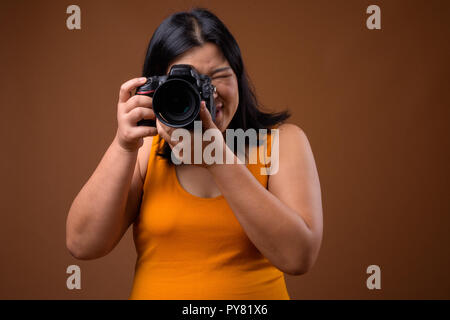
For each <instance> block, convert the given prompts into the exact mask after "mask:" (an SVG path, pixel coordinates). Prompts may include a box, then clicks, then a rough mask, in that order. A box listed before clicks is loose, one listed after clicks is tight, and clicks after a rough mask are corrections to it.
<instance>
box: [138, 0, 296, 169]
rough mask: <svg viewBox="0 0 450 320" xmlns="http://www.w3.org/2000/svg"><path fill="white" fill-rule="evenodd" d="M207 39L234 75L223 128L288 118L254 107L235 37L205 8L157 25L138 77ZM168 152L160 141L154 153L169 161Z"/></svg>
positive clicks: (160, 71) (161, 70)
mask: <svg viewBox="0 0 450 320" xmlns="http://www.w3.org/2000/svg"><path fill="white" fill-rule="evenodd" d="M207 42H211V43H214V44H216V45H217V46H218V47H219V48H220V50H221V51H222V53H223V55H224V57H225V58H226V59H227V61H228V63H229V64H230V67H231V68H232V69H233V71H234V73H235V74H236V77H237V82H238V92H239V104H238V107H237V110H236V113H235V114H234V116H233V118H232V120H231V122H230V124H229V125H228V127H227V128H229V129H239V128H240V129H243V130H244V131H245V130H247V129H255V130H258V129H269V128H271V127H273V126H276V125H277V124H280V123H282V122H284V121H285V120H286V119H287V118H289V116H290V114H289V113H288V112H287V111H283V112H278V113H266V112H263V111H261V110H259V109H258V101H257V98H256V95H255V93H254V90H253V87H252V86H251V84H250V82H249V78H248V75H247V73H246V71H245V68H244V63H243V61H242V55H241V50H240V49H239V46H238V44H237V42H236V40H235V39H234V37H233V36H232V35H231V33H230V31H228V29H227V27H226V26H225V25H224V24H223V23H222V21H220V19H219V18H218V17H217V16H215V15H214V14H213V13H211V12H210V11H208V10H206V9H201V8H196V9H193V10H191V11H188V12H178V13H175V14H173V15H171V16H169V17H168V18H166V19H165V20H164V21H163V22H162V23H161V24H160V25H159V27H158V28H157V29H156V31H155V33H154V34H153V36H152V38H151V40H150V43H149V45H148V49H147V54H146V56H145V62H144V68H143V70H142V76H143V77H150V76H157V75H164V74H166V72H167V68H168V66H169V64H170V63H171V62H172V61H173V60H174V59H176V58H177V57H178V56H179V55H181V54H183V53H185V52H186V51H188V50H189V49H191V48H193V47H197V46H202V45H203V44H205V43H207ZM170 153H171V148H170V146H169V145H168V144H167V142H164V145H163V149H162V150H159V153H158V154H159V155H160V156H162V157H163V158H165V159H167V160H169V162H170V159H171V156H170Z"/></svg>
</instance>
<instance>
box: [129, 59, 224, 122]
mask: <svg viewBox="0 0 450 320" xmlns="http://www.w3.org/2000/svg"><path fill="white" fill-rule="evenodd" d="M215 91H216V87H215V86H213V85H212V83H211V78H210V77H209V76H207V75H204V74H199V73H198V72H197V71H196V70H195V68H194V67H193V66H191V65H187V64H177V65H174V66H172V68H170V71H169V74H168V75H163V76H153V77H148V78H147V82H146V83H145V84H144V85H142V86H140V87H138V88H137V90H136V94H139V95H146V96H149V97H151V98H152V99H153V111H154V112H155V116H156V118H158V119H159V121H161V122H162V123H164V124H165V125H167V126H170V127H174V128H186V129H193V128H194V121H196V120H199V119H200V115H199V113H200V102H201V101H202V100H204V101H205V102H206V109H208V111H209V112H210V113H211V117H212V119H213V121H214V120H215V115H216V106H215V104H214V92H215ZM137 125H138V126H155V125H156V122H155V121H154V120H149V119H142V120H140V121H138V123H137Z"/></svg>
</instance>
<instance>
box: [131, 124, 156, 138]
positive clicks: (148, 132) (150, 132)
mask: <svg viewBox="0 0 450 320" xmlns="http://www.w3.org/2000/svg"><path fill="white" fill-rule="evenodd" d="M157 133H158V130H157V129H156V128H155V127H149V126H141V127H131V128H129V129H127V130H126V134H125V135H126V137H127V139H130V140H134V139H138V138H142V137H148V136H155V135H156V134H157Z"/></svg>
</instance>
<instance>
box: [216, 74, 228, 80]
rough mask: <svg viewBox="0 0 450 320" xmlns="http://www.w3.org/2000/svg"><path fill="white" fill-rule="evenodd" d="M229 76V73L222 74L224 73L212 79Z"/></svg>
mask: <svg viewBox="0 0 450 320" xmlns="http://www.w3.org/2000/svg"><path fill="white" fill-rule="evenodd" d="M229 76H230V75H229V74H224V75H220V76H216V77H213V80H214V79H220V78H228V77H229Z"/></svg>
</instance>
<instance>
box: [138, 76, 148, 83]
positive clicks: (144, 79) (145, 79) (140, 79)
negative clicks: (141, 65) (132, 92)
mask: <svg viewBox="0 0 450 320" xmlns="http://www.w3.org/2000/svg"><path fill="white" fill-rule="evenodd" d="M139 81H141V82H143V81H147V78H146V77H141V78H139Z"/></svg>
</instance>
